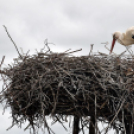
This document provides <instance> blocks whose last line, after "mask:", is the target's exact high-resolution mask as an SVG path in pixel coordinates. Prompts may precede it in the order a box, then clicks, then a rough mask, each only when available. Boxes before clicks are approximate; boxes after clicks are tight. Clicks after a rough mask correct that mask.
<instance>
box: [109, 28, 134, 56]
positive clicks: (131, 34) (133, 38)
mask: <svg viewBox="0 0 134 134" xmlns="http://www.w3.org/2000/svg"><path fill="white" fill-rule="evenodd" d="M116 41H118V42H119V43H120V44H121V45H124V46H129V45H132V44H134V26H132V27H130V28H128V29H127V31H126V32H125V33H121V32H119V31H117V32H115V33H114V34H113V42H112V46H111V49H110V53H112V51H113V48H114V44H115V42H116Z"/></svg>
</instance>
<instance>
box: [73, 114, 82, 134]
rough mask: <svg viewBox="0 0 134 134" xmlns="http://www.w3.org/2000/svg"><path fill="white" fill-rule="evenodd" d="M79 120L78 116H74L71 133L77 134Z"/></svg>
mask: <svg viewBox="0 0 134 134" xmlns="http://www.w3.org/2000/svg"><path fill="white" fill-rule="evenodd" d="M79 121H80V118H79V117H78V116H74V122H73V134H79Z"/></svg>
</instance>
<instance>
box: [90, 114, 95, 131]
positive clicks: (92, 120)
mask: <svg viewBox="0 0 134 134" xmlns="http://www.w3.org/2000/svg"><path fill="white" fill-rule="evenodd" d="M89 134H95V117H94V116H91V119H90V122H89Z"/></svg>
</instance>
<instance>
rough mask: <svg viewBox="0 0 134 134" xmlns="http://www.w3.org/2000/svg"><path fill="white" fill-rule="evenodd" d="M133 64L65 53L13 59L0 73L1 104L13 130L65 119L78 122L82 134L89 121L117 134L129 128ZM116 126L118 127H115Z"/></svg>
mask: <svg viewBox="0 0 134 134" xmlns="http://www.w3.org/2000/svg"><path fill="white" fill-rule="evenodd" d="M133 68H134V62H133V60H132V59H131V58H130V59H129V58H125V57H122V58H121V57H119V56H102V55H88V56H81V57H74V56H71V55H70V53H69V52H64V53H52V52H50V51H46V52H37V53H36V54H35V55H32V56H30V55H29V56H28V55H26V56H22V57H21V58H16V59H15V60H14V63H13V64H12V65H9V66H8V67H6V68H4V69H3V70H1V75H2V79H3V82H4V86H3V90H2V92H1V100H2V101H6V107H8V106H9V107H10V108H11V111H12V118H13V124H12V126H14V125H17V124H19V125H20V124H23V123H24V121H25V120H28V121H29V125H28V127H27V128H30V127H32V128H33V129H34V132H35V128H36V127H40V126H41V125H44V126H45V127H46V128H48V132H50V128H49V127H48V124H47V121H46V118H45V117H46V116H47V115H51V116H52V119H53V121H54V122H56V121H58V122H60V123H61V124H62V123H63V122H64V121H67V120H66V116H70V115H75V116H77V117H80V119H81V124H82V129H83V126H88V124H89V121H90V118H89V116H90V117H95V118H96V121H104V122H107V123H108V124H109V125H108V127H107V130H106V131H108V129H109V128H111V127H113V128H115V129H116V131H117V132H118V131H119V130H121V131H122V132H124V131H125V127H124V122H126V121H127V122H128V124H130V125H131V126H132V127H133V123H132V120H133V117H134V114H133V113H134V112H133V110H134V97H133V95H134V84H133V81H134V70H133ZM119 122H120V123H119Z"/></svg>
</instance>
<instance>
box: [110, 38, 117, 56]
mask: <svg viewBox="0 0 134 134" xmlns="http://www.w3.org/2000/svg"><path fill="white" fill-rule="evenodd" d="M115 41H116V39H115V38H113V42H112V46H111V49H110V54H111V53H112V51H113V48H114V44H115Z"/></svg>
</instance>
